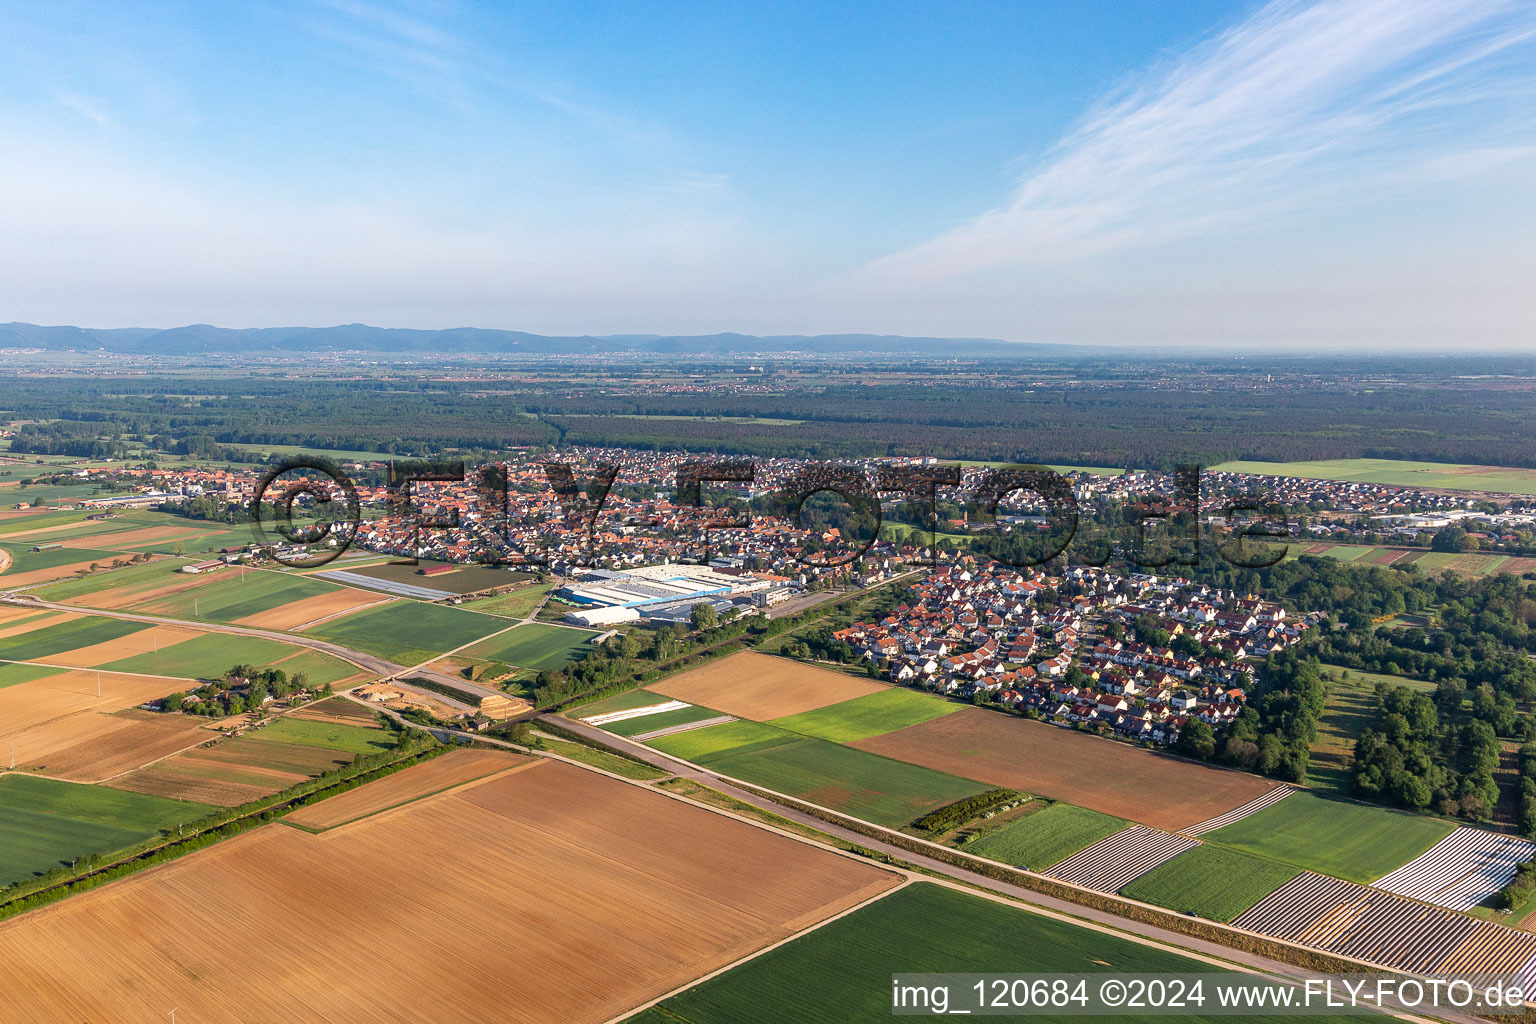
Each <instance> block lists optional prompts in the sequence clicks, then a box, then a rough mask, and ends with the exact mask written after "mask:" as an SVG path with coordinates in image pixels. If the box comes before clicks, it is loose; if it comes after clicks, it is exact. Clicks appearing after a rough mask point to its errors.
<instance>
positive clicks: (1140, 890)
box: [1120, 844, 1301, 922]
mask: <svg viewBox="0 0 1536 1024" xmlns="http://www.w3.org/2000/svg"><path fill="white" fill-rule="evenodd" d="M1299 874H1301V869H1300V868H1298V867H1295V866H1294V865H1290V864H1280V863H1277V862H1275V861H1272V860H1265V859H1264V858H1262V857H1255V856H1253V855H1252V854H1247V853H1239V852H1238V851H1237V850H1228V849H1225V848H1223V847H1220V846H1211V845H1209V844H1206V845H1203V846H1197V847H1195V848H1194V849H1193V850H1186V851H1185V852H1183V853H1181V854H1179V855H1178V856H1177V857H1175V858H1173V859H1172V860H1170V861H1168V862H1167V863H1164V864H1159V865H1158V866H1157V867H1155V868H1153V869H1152V870H1151V871H1148V872H1147V873H1146V874H1144V875H1142V876H1141V877H1140V878H1137V879H1135V880H1134V881H1132V882H1131V884H1129V885H1127V886H1126V887H1125V888H1124V889H1121V890H1120V892H1121V894H1122V895H1125V896H1129V897H1131V898H1132V899H1136V900H1141V901H1142V902H1143V903H1155V904H1157V905H1158V906H1160V907H1167V908H1168V909H1169V910H1177V911H1179V912H1180V913H1183V914H1197V915H1199V916H1200V917H1206V918H1210V919H1211V920H1212V921H1222V922H1226V921H1230V920H1232V919H1233V918H1234V917H1236V916H1237V915H1238V914H1241V913H1242V912H1243V911H1245V910H1247V909H1248V908H1249V907H1251V906H1253V905H1254V904H1255V903H1257V902H1259V900H1261V899H1263V898H1264V897H1265V896H1268V895H1269V894H1270V893H1272V892H1274V891H1275V890H1276V889H1278V888H1280V887H1281V886H1282V885H1284V884H1285V883H1286V882H1289V881H1290V880H1291V879H1293V878H1295V877H1296V876H1297V875H1299Z"/></svg>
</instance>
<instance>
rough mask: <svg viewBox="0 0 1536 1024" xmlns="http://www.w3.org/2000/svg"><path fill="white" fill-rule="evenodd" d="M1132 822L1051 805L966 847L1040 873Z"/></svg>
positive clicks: (1064, 805) (982, 854) (968, 850)
mask: <svg viewBox="0 0 1536 1024" xmlns="http://www.w3.org/2000/svg"><path fill="white" fill-rule="evenodd" d="M1129 824H1130V822H1128V821H1126V820H1124V819H1123V818H1114V817H1111V816H1109V815H1107V814H1100V813H1099V812H1098V811H1090V810H1088V809H1087V808H1086V807H1074V806H1073V805H1072V804H1051V805H1050V806H1049V807H1043V808H1041V809H1040V810H1038V811H1035V812H1034V813H1032V814H1029V815H1027V816H1025V817H1023V818H1020V819H1019V820H1017V821H1014V822H1010V823H1009V824H1007V825H1005V826H1003V827H1002V828H1000V829H997V830H996V831H994V832H991V833H988V834H987V835H985V836H983V837H982V838H980V839H978V840H976V841H975V842H973V843H971V844H969V845H968V846H966V847H965V848H964V849H965V852H966V853H974V854H975V855H976V856H978V857H986V858H987V859H988V860H995V861H1001V862H1002V863H1004V864H1011V865H1012V866H1014V867H1023V868H1029V869H1030V870H1032V871H1039V870H1041V869H1043V868H1047V867H1050V866H1051V865H1052V864H1056V863H1059V862H1061V861H1064V860H1066V859H1067V858H1068V857H1071V856H1072V855H1073V854H1075V853H1077V852H1079V851H1080V850H1085V849H1087V848H1088V847H1090V846H1092V845H1093V844H1094V843H1097V842H1099V841H1100V840H1103V839H1108V838H1109V837H1110V836H1112V835H1114V834H1115V833H1116V832H1119V831H1120V830H1122V829H1124V828H1125V827H1126V826H1127V825H1129Z"/></svg>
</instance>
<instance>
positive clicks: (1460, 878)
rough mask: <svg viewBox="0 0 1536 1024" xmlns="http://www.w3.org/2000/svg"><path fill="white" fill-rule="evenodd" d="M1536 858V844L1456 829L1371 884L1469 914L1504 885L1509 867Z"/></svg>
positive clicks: (1510, 875)
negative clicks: (1467, 911) (1469, 911)
mask: <svg viewBox="0 0 1536 1024" xmlns="http://www.w3.org/2000/svg"><path fill="white" fill-rule="evenodd" d="M1532 857H1536V843H1532V842H1530V841H1529V840H1525V839H1517V838H1515V837H1514V836H1504V835H1499V834H1498V833H1496V832H1486V831H1484V830H1483V829H1480V828H1458V829H1457V830H1456V831H1454V832H1452V833H1451V834H1450V835H1448V836H1446V837H1445V838H1444V839H1442V840H1440V841H1439V842H1438V843H1436V844H1435V845H1434V846H1432V847H1430V848H1429V849H1428V850H1426V851H1425V852H1424V853H1422V854H1420V855H1419V856H1418V857H1415V858H1414V859H1413V860H1411V861H1409V862H1408V863H1407V864H1404V865H1403V866H1402V867H1400V868H1398V869H1397V870H1396V871H1393V872H1392V873H1391V874H1388V875H1384V876H1383V877H1381V878H1379V879H1377V880H1376V881H1375V882H1373V883H1372V884H1373V885H1374V886H1375V888H1377V889H1385V890H1386V891H1387V892H1395V893H1397V894H1398V895H1399V896H1411V897H1413V898H1414V899H1416V900H1423V901H1424V902H1425V903H1434V904H1436V905H1438V906H1442V907H1448V908H1450V909H1451V910H1470V909H1471V908H1472V907H1475V906H1477V904H1479V903H1481V902H1482V901H1483V900H1485V899H1487V898H1488V897H1489V896H1491V895H1493V894H1494V893H1496V892H1498V891H1499V890H1500V889H1502V888H1504V886H1506V885H1508V884H1509V880H1510V879H1512V878H1514V877H1515V867H1516V865H1518V864H1520V863H1521V862H1522V861H1527V860H1530V859H1531V858H1532Z"/></svg>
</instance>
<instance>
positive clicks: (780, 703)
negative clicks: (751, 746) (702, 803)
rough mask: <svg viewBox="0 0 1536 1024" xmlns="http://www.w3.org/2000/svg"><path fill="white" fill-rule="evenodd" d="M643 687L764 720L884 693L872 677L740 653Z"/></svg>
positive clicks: (756, 719) (881, 686) (881, 685)
mask: <svg viewBox="0 0 1536 1024" xmlns="http://www.w3.org/2000/svg"><path fill="white" fill-rule="evenodd" d="M646 689H647V690H649V691H651V692H652V693H659V694H661V695H662V696H665V697H671V698H672V699H673V700H681V701H687V702H688V703H689V704H700V705H702V706H704V707H706V708H713V709H714V710H716V711H721V712H724V713H725V714H727V715H735V716H736V717H737V718H750V719H752V720H753V721H756V722H766V721H768V720H769V719H773V718H782V717H784V716H785V715H798V714H799V713H800V712H802V711H814V710H816V709H817V708H824V707H826V706H827V705H829V704H841V703H842V702H843V701H845V700H852V699H853V698H855V697H862V696H864V695H865V694H868V693H875V692H877V691H879V690H884V689H888V687H886V686H885V685H883V684H881V683H877V682H875V681H874V680H872V679H856V678H854V677H853V676H850V675H844V674H843V673H841V672H832V671H829V670H828V669H824V668H817V667H816V666H814V665H804V664H801V663H800V662H795V661H789V660H788V659H786V658H775V657H771V656H769V655H767V654H757V653H755V652H753V651H743V652H741V653H740V654H733V655H731V656H730V657H728V658H721V659H720V660H719V661H715V662H711V663H710V664H708V665H702V666H700V667H699V668H696V669H691V670H689V671H687V672H683V673H681V674H679V675H675V676H672V677H671V678H670V679H663V680H662V681H661V682H659V683H651V684H649V685H647V686H646Z"/></svg>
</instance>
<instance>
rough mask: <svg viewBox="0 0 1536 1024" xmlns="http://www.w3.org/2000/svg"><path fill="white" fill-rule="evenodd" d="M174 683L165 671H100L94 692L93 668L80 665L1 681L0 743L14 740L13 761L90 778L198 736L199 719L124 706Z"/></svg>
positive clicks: (179, 746)
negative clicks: (26, 678)
mask: <svg viewBox="0 0 1536 1024" xmlns="http://www.w3.org/2000/svg"><path fill="white" fill-rule="evenodd" d="M176 688H177V687H176V681H175V680H172V679H160V678H156V677H154V676H135V675H126V674H123V673H118V672H103V673H102V674H101V694H102V695H101V696H100V697H97V696H96V673H95V672H92V671H89V670H83V669H82V670H75V671H69V672H61V673H59V674H58V675H53V676H47V677H45V678H42V679H34V680H32V681H31V682H28V683H18V684H16V685H13V686H7V687H4V688H3V689H0V743H5V744H8V745H9V744H14V745H15V752H16V764H17V766H18V767H21V768H28V769H34V770H41V771H43V772H45V773H46V774H48V775H58V776H61V777H64V778H69V779H76V780H79V781H82V782H97V781H100V780H101V779H104V778H109V777H111V776H113V775H116V774H118V773H119V772H125V771H129V770H130V769H133V768H136V767H138V766H139V765H143V764H148V763H149V762H151V761H154V760H157V759H158V758H162V757H165V756H167V755H169V754H172V753H174V752H176V751H177V750H180V749H182V748H183V747H186V746H188V745H189V744H192V743H196V742H197V739H198V732H199V729H200V725H201V723H200V721H199V720H198V719H194V718H188V717H186V716H183V715H159V714H154V713H150V712H140V711H136V710H125V709H133V708H134V707H135V706H136V705H138V704H142V703H143V702H144V701H147V700H152V699H154V698H157V697H163V696H165V695H166V694H168V693H171V692H173V691H174V690H175V689H176ZM119 712H120V713H119ZM5 754H6V755H7V757H8V756H9V754H10V748H9V746H8V747H7V748H6V750H5ZM7 763H9V762H7Z"/></svg>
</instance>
